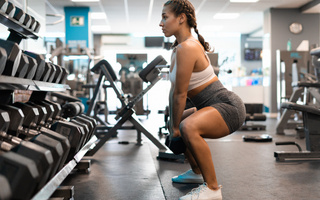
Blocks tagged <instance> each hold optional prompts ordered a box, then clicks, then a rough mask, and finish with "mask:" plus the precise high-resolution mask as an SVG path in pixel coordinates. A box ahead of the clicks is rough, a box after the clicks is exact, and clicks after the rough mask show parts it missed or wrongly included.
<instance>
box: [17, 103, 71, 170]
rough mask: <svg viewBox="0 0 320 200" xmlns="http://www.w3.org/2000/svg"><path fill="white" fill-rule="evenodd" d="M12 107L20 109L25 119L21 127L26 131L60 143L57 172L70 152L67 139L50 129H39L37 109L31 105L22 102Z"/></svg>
mask: <svg viewBox="0 0 320 200" xmlns="http://www.w3.org/2000/svg"><path fill="white" fill-rule="evenodd" d="M13 106H14V107H17V108H20V109H21V110H22V112H23V114H24V115H25V119H24V121H23V124H22V126H23V127H25V128H27V129H32V130H36V131H38V132H39V133H40V134H43V135H46V136H48V137H50V138H52V139H55V140H57V141H59V142H60V143H61V145H62V149H63V152H64V154H63V156H62V158H61V162H60V165H59V166H58V170H60V169H61V168H62V167H63V165H64V164H65V162H66V159H67V157H68V154H69V151H70V148H71V147H70V142H69V140H68V138H67V137H65V136H63V135H61V134H59V133H57V132H54V131H52V130H50V129H47V128H45V127H41V126H39V125H37V121H38V117H39V113H38V109H37V108H35V107H33V106H31V105H28V104H25V103H22V102H15V103H14V104H13Z"/></svg>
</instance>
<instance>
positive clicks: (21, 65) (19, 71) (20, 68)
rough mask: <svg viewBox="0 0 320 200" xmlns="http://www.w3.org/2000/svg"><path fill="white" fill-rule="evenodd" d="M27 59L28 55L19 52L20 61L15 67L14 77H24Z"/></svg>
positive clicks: (27, 63)
mask: <svg viewBox="0 0 320 200" xmlns="http://www.w3.org/2000/svg"><path fill="white" fill-rule="evenodd" d="M28 68H29V60H28V57H27V56H26V55H24V54H21V59H20V63H19V66H18V69H17V72H16V74H15V75H14V76H15V77H19V78H24V77H25V76H26V74H27V72H28Z"/></svg>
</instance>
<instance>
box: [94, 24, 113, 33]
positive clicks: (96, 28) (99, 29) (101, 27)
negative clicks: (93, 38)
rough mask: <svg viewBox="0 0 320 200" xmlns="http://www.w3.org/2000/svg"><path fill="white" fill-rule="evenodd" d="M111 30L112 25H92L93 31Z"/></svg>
mask: <svg viewBox="0 0 320 200" xmlns="http://www.w3.org/2000/svg"><path fill="white" fill-rule="evenodd" d="M110 30H111V27H110V26H99V25H93V26H91V31H93V32H106V31H110Z"/></svg>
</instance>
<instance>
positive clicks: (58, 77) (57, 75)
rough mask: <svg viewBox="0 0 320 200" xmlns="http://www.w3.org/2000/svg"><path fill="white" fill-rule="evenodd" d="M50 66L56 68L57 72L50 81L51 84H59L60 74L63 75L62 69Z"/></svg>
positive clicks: (57, 66)
mask: <svg viewBox="0 0 320 200" xmlns="http://www.w3.org/2000/svg"><path fill="white" fill-rule="evenodd" d="M51 65H54V66H55V67H56V70H57V72H56V74H55V76H54V78H53V80H52V83H59V82H60V80H61V77H62V74H63V69H62V67H61V66H59V65H55V64H52V63H51Z"/></svg>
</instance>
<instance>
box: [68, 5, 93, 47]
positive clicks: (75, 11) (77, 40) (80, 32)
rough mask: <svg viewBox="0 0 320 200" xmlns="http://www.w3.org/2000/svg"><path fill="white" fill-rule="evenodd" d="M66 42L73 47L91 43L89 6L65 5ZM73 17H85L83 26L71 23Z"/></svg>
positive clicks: (85, 45)
mask: <svg viewBox="0 0 320 200" xmlns="http://www.w3.org/2000/svg"><path fill="white" fill-rule="evenodd" d="M64 12H65V26H66V44H68V45H69V47H71V48H75V47H77V44H79V45H80V47H88V45H89V7H65V8H64ZM72 17H84V24H83V25H82V26H75V25H71V18H72Z"/></svg>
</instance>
